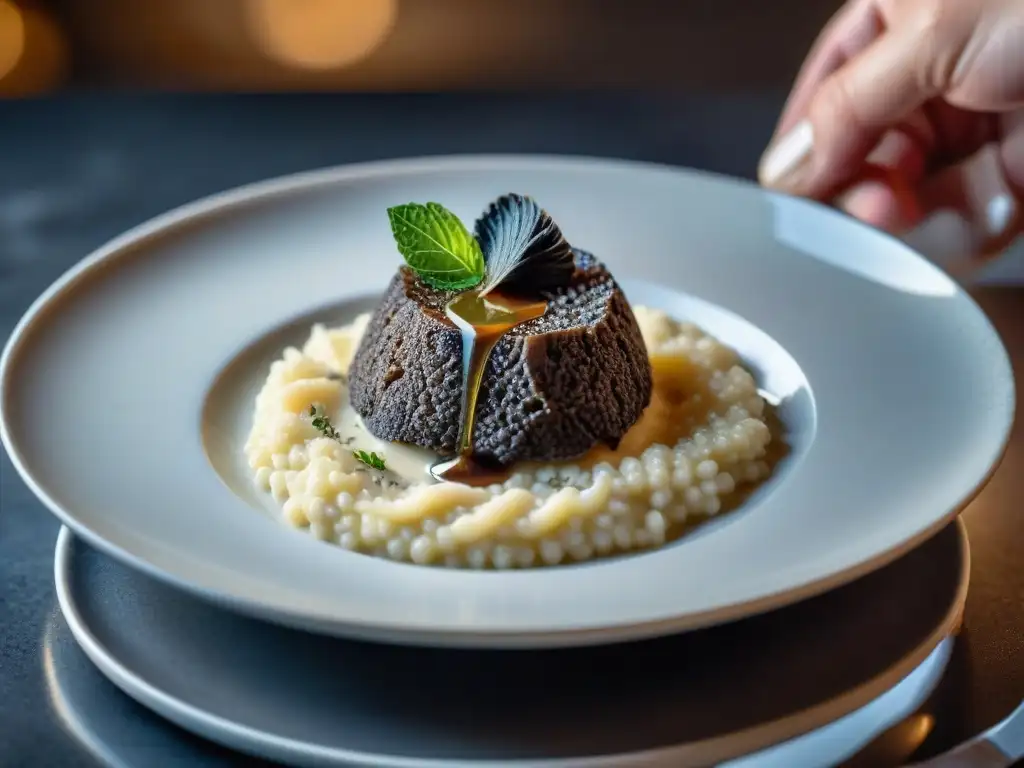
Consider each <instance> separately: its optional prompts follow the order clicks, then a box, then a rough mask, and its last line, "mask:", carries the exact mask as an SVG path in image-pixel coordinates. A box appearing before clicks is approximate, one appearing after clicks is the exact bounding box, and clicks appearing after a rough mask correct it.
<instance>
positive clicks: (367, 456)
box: [352, 451, 387, 471]
mask: <svg viewBox="0 0 1024 768" xmlns="http://www.w3.org/2000/svg"><path fill="white" fill-rule="evenodd" d="M352 455H353V456H355V457H356V458H357V459H359V460H360V461H361V462H363V464H365V465H366V466H368V467H369V468H370V469H379V470H382V471H383V470H385V469H387V467H386V466H385V465H384V457H383V456H378V455H377V454H376V453H367V452H366V451H352Z"/></svg>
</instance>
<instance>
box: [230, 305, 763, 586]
mask: <svg viewBox="0 0 1024 768" xmlns="http://www.w3.org/2000/svg"><path fill="white" fill-rule="evenodd" d="M634 313H635V315H636V318H637V321H638V323H639V325H640V329H641V332H642V334H643V338H644V342H645V344H646V346H647V350H648V354H649V355H650V358H651V364H652V368H653V371H654V392H653V395H652V399H651V404H650V406H649V407H648V408H647V410H646V411H645V412H644V415H643V417H642V418H641V419H640V421H638V422H637V423H636V424H635V425H634V426H633V428H632V429H631V430H630V431H629V432H628V433H627V434H626V435H625V437H624V438H623V439H622V441H621V443H620V444H619V446H618V447H617V448H616V449H615V450H611V449H608V448H601V449H596V450H594V451H591V452H590V453H589V454H587V455H586V456H583V457H581V458H580V459H578V460H576V461H575V462H571V463H564V464H550V465H534V464H524V465H520V466H516V467H515V468H514V469H513V471H512V472H511V474H510V475H509V477H508V479H507V480H506V481H505V482H504V483H502V484H499V485H492V486H489V487H486V488H471V487H468V486H464V485H458V484H454V483H437V482H435V481H433V480H432V479H431V478H430V476H429V474H428V468H429V466H430V464H431V463H432V462H433V461H435V460H436V459H437V457H436V456H434V455H433V454H431V453H429V452H427V451H423V450H421V449H417V448H414V447H410V446H405V445H394V444H390V443H385V442H382V441H379V440H377V439H376V438H374V437H373V436H372V435H371V434H370V433H369V432H368V431H367V430H366V428H365V427H364V426H363V425H362V422H361V420H360V419H359V417H358V415H357V414H356V413H355V411H354V410H353V409H352V408H351V407H350V406H349V404H348V391H347V386H346V378H345V374H346V372H347V370H348V367H349V365H350V364H351V361H352V355H353V354H354V352H355V349H356V348H357V346H358V344H359V340H360V338H361V336H362V334H363V332H364V330H365V328H366V324H367V322H368V319H369V316H368V315H361V316H359V317H358V318H356V320H355V321H354V322H352V323H350V324H349V325H346V326H342V327H340V328H325V327H324V326H320V325H317V326H314V328H313V330H312V334H311V335H310V338H309V340H308V341H307V342H306V344H305V346H304V347H303V348H302V349H301V350H300V349H296V348H289V349H286V350H285V351H284V353H283V356H282V358H281V359H280V360H278V361H276V362H275V363H273V365H272V366H271V369H270V375H269V377H268V378H267V381H266V383H265V384H264V386H263V388H262V390H261V391H260V393H259V394H258V396H257V398H256V408H255V417H254V422H253V427H252V431H251V433H250V435H249V439H248V441H247V442H246V445H245V452H246V456H247V459H248V462H249V466H250V467H251V468H252V470H253V472H254V473H255V481H256V483H257V485H258V486H259V487H260V488H261V489H263V490H265V491H268V492H269V493H271V494H272V495H273V497H274V499H276V500H277V501H278V502H279V503H280V504H281V505H282V510H283V516H284V519H285V521H287V522H288V523H289V524H290V525H293V526H295V527H298V528H308V529H309V530H310V531H311V532H312V533H313V535H315V536H316V537H317V538H319V539H322V540H324V541H328V542H332V543H334V544H337V545H340V546H342V547H344V548H345V549H349V550H353V551H356V552H362V553H366V554H371V555H377V556H380V557H385V558H390V559H393V560H400V561H411V562H413V563H418V564H436V565H444V566H450V567H470V568H487V567H494V568H526V567H531V566H538V565H555V564H558V563H562V562H572V561H582V560H588V559H590V558H593V557H597V556H602V555H609V554H615V553H624V552H629V551H633V550H641V549H648V548H652V547H657V546H659V545H661V544H663V543H665V541H666V540H668V539H670V538H672V537H673V536H674V535H677V534H678V533H679V532H680V531H682V530H683V528H684V527H685V525H686V524H687V523H689V522H691V521H694V520H700V519H703V518H706V517H709V516H712V515H715V514H717V513H718V512H719V511H720V510H721V509H722V508H723V504H725V503H727V502H728V501H730V499H731V497H733V496H734V495H735V494H737V493H738V492H739V491H740V489H741V486H749V485H751V484H753V483H755V482H757V481H759V480H761V479H763V478H765V477H766V476H767V475H768V474H769V471H770V468H769V464H768V461H767V451H768V446H769V443H770V442H771V440H772V435H771V430H770V429H769V427H768V424H767V422H766V418H765V416H766V403H765V401H764V399H763V398H762V397H761V396H760V395H759V394H758V391H757V388H756V385H755V382H754V379H753V377H752V376H751V374H750V373H749V372H748V371H747V370H745V369H744V368H743V366H742V365H741V362H740V360H739V358H738V357H737V355H736V354H735V352H733V350H731V349H729V348H728V347H726V346H725V345H723V344H721V343H719V342H718V341H717V340H716V339H714V338H713V337H712V336H710V335H708V334H707V333H705V332H704V331H702V330H701V329H700V328H698V327H697V326H695V325H692V324H689V323H679V322H676V321H674V320H673V319H671V318H670V317H668V316H667V315H666V314H665V313H663V312H660V311H658V310H653V309H648V308H645V307H635V308H634ZM311 409H317V412H318V413H323V414H325V415H327V416H328V417H329V419H330V423H331V424H332V425H334V426H335V427H336V437H327V436H324V435H323V434H322V430H318V429H317V427H315V426H314V425H313V423H312V422H313V419H312V417H311V415H310V413H311ZM354 451H367V452H375V453H377V454H378V455H379V456H381V457H382V458H383V460H384V462H385V465H386V469H384V470H379V469H374V468H372V467H371V466H368V465H366V464H365V463H363V462H361V461H360V460H359V459H358V458H356V456H355V455H354V453H353V452H354Z"/></svg>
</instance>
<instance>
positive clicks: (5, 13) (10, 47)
mask: <svg viewBox="0 0 1024 768" xmlns="http://www.w3.org/2000/svg"><path fill="white" fill-rule="evenodd" d="M24 53H25V20H24V18H22V15H21V11H20V10H18V7H17V6H16V5H14V3H12V2H10V0H0V80H3V79H4V77H6V76H7V75H9V74H10V73H11V72H12V71H13V70H14V68H15V67H16V66H17V65H18V62H19V61H20V60H21V57H22V54H24Z"/></svg>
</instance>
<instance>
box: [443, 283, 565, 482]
mask: <svg viewBox="0 0 1024 768" xmlns="http://www.w3.org/2000/svg"><path fill="white" fill-rule="evenodd" d="M547 308H548V305H547V302H545V301H529V300H525V299H517V298H515V297H513V296H506V295H504V294H500V293H497V292H492V293H490V294H488V295H487V296H480V294H479V293H477V292H475V291H467V292H466V293H460V294H459V295H458V296H456V297H455V298H454V299H452V300H451V301H450V302H449V303H448V306H447V307H445V315H447V317H448V318H449V319H450V320H451V321H452V322H453V323H455V325H456V327H457V328H458V329H459V333H460V334H461V335H462V381H463V387H462V411H461V417H462V424H461V425H460V428H459V442H458V447H457V449H456V451H457V452H456V455H455V456H454V457H452V458H449V459H444V460H442V461H439V462H438V463H436V464H434V465H433V466H431V468H430V474H431V475H432V476H433V477H434V478H435V479H436V480H442V481H447V482H453V483H465V484H466V485H476V486H483V485H491V484H492V483H500V482H502V481H503V480H505V478H506V477H507V476H508V472H507V470H500V469H499V470H495V469H491V468H488V467H485V466H483V465H481V464H480V463H479V462H477V461H476V460H475V459H474V457H473V426H474V423H475V419H476V405H477V398H478V397H479V395H480V385H481V384H482V383H483V379H484V371H485V370H486V368H487V361H488V359H489V358H490V356H491V350H493V349H494V346H495V345H496V344H497V343H498V341H499V340H500V339H501V337H502V336H504V335H505V334H506V333H507V332H508V331H510V330H512V329H513V328H515V327H516V326H517V325H522V324H523V323H526V322H529V321H530V320H535V319H537V318H538V317H541V316H542V315H543V314H544V313H545V312H546V311H547Z"/></svg>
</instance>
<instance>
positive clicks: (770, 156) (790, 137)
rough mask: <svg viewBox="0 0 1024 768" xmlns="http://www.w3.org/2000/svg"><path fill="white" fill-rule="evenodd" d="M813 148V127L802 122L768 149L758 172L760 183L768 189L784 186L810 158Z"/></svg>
mask: <svg viewBox="0 0 1024 768" xmlns="http://www.w3.org/2000/svg"><path fill="white" fill-rule="evenodd" d="M813 147H814V127H813V126H812V125H811V124H810V123H809V122H808V121H807V120H804V121H802V122H800V123H798V124H797V125H796V126H794V127H793V128H792V129H790V131H789V133H787V134H786V135H785V136H783V137H782V138H781V139H779V140H778V141H777V142H775V144H774V146H772V147H769V149H768V152H767V153H765V156H764V158H763V159H762V160H761V168H760V169H759V172H758V176H759V177H760V179H761V183H762V184H764V185H765V186H768V187H775V186H780V185H783V184H785V182H786V181H787V179H790V178H791V177H792V176H793V174H794V172H795V171H796V170H797V169H799V168H800V166H801V165H803V164H804V163H805V162H806V161H807V159H808V158H809V157H810V156H811V149H812V148H813Z"/></svg>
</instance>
